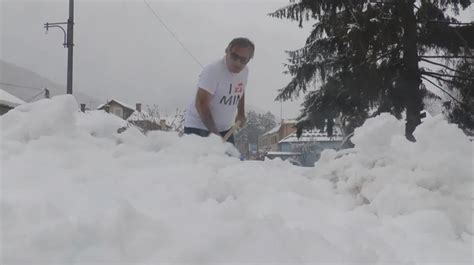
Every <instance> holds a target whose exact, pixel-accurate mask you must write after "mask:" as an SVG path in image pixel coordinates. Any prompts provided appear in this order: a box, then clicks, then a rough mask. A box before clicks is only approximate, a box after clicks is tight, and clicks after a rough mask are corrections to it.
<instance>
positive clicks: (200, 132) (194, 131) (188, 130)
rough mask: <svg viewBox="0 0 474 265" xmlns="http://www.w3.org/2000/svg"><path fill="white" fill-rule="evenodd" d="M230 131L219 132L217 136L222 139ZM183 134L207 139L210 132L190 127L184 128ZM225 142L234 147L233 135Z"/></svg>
mask: <svg viewBox="0 0 474 265" xmlns="http://www.w3.org/2000/svg"><path fill="white" fill-rule="evenodd" d="M228 131H230V129H229V130H227V131H223V132H219V134H220V135H221V136H222V137H224V135H226V133H227V132H228ZM184 133H185V134H196V135H199V136H202V137H207V136H209V134H210V132H209V131H207V130H203V129H198V128H190V127H184ZM227 142H229V143H231V144H233V145H235V142H234V135H231V136H230V137H229V139H227Z"/></svg>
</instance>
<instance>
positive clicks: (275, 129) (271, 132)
mask: <svg viewBox="0 0 474 265" xmlns="http://www.w3.org/2000/svg"><path fill="white" fill-rule="evenodd" d="M278 130H280V124H278V125H277V126H276V127H275V128H273V129H271V130H270V131H268V132H266V133H264V134H263V135H262V136H265V135H270V134H273V133H276V132H278Z"/></svg>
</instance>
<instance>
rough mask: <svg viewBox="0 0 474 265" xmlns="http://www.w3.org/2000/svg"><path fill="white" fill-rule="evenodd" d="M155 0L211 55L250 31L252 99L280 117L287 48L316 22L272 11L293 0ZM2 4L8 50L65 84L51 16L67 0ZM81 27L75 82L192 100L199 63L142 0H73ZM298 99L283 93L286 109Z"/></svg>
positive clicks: (171, 103)
mask: <svg viewBox="0 0 474 265" xmlns="http://www.w3.org/2000/svg"><path fill="white" fill-rule="evenodd" d="M148 2H149V3H150V5H151V6H152V8H153V9H154V10H155V12H156V13H157V14H158V15H159V17H160V18H161V19H162V20H163V21H164V22H165V24H166V25H167V26H168V27H169V28H170V29H171V30H172V32H173V33H174V34H175V35H176V36H177V37H178V38H179V40H180V41H181V42H182V43H183V44H184V46H185V47H186V48H187V49H188V50H189V51H190V52H191V53H192V54H193V55H194V56H195V57H196V58H197V60H198V61H199V62H200V63H201V64H203V65H206V64H208V63H211V62H213V61H215V60H218V59H220V58H222V56H224V49H225V47H226V45H227V44H228V42H229V41H230V40H231V39H232V38H234V37H239V36H243V37H248V38H250V39H251V40H252V41H253V42H254V43H255V45H256V52H255V58H254V59H253V60H252V61H251V62H250V63H249V68H250V75H249V83H248V86H247V91H246V95H247V96H246V100H247V101H246V102H247V103H248V104H250V105H253V106H255V107H256V108H258V109H260V110H262V111H267V110H270V111H272V112H273V113H274V114H275V115H276V116H277V117H279V115H280V103H278V102H274V98H275V96H276V95H277V90H278V89H280V88H282V87H283V86H284V85H286V84H287V82H288V81H289V80H290V76H288V75H284V74H283V73H282V72H283V71H284V70H285V69H284V67H283V64H284V63H285V62H286V58H287V55H286V54H285V53H284V51H285V50H292V49H297V48H299V47H301V46H302V45H303V44H304V41H305V39H306V37H307V35H308V33H309V31H310V29H311V24H307V25H306V27H304V28H303V29H300V28H298V26H297V23H296V22H291V21H288V20H280V19H276V18H271V17H269V16H267V14H268V13H270V12H272V11H274V10H276V9H277V8H280V7H283V6H286V5H288V4H289V2H288V1H286V0H278V1H255V0H254V1H229V0H226V1H223V0H220V1H215V0H214V1H197V0H194V1H189V0H188V1H153V0H148ZM0 10H1V12H0V15H1V19H0V29H1V43H0V45H1V46H0V48H1V49H0V50H1V53H0V59H1V60H4V61H7V62H10V63H14V64H16V65H18V66H21V67H24V68H27V69H30V70H32V71H34V72H37V73H39V74H41V75H43V76H45V77H47V78H49V79H51V80H52V81H54V82H56V83H60V84H64V85H65V82H66V62H67V49H64V48H62V43H63V33H62V32H61V31H60V30H59V29H54V28H53V29H50V30H49V32H48V34H47V35H46V34H45V29H44V28H43V24H44V23H46V22H63V21H66V20H67V17H68V0H63V1H59V0H49V1H44V0H36V1H31V0H30V1H26V0H1V2H0ZM74 30H75V31H74V43H75V47H74V91H82V92H85V93H87V94H89V95H91V96H96V97H98V98H100V99H112V98H115V99H119V100H122V101H125V102H128V103H130V104H132V105H133V104H134V103H136V102H142V103H144V104H157V105H159V106H160V108H162V109H164V110H165V111H167V112H172V111H174V109H176V108H184V107H185V106H186V105H187V104H188V103H189V102H190V100H191V98H192V96H193V95H194V94H193V93H194V89H195V85H196V81H197V77H198V75H199V73H200V71H201V66H200V65H199V64H198V63H196V62H195V61H194V59H193V58H192V57H191V56H190V55H189V54H187V52H186V51H185V50H184V49H183V48H182V47H181V46H180V45H179V43H178V42H177V40H175V39H174V38H173V36H172V35H171V34H170V33H169V32H168V31H167V30H166V29H165V27H164V26H163V25H162V24H161V23H160V22H159V20H158V19H157V18H156V17H155V16H154V15H153V13H152V12H151V11H150V10H149V9H148V7H147V6H146V4H145V3H144V2H143V0H128V1H112V0H101V1H99V0H95V1H84V0H75V29H74ZM38 85H41V84H38ZM300 101H301V100H300ZM299 108H300V107H299V103H291V102H290V103H284V104H283V117H284V118H291V117H295V116H296V115H297V114H298V110H299Z"/></svg>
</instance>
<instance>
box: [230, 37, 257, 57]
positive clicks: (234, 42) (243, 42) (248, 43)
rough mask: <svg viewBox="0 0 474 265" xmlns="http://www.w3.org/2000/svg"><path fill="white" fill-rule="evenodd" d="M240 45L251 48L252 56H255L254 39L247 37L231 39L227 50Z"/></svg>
mask: <svg viewBox="0 0 474 265" xmlns="http://www.w3.org/2000/svg"><path fill="white" fill-rule="evenodd" d="M234 47H240V48H250V50H251V51H250V58H253V54H254V53H255V45H254V44H253V42H252V41H250V40H249V39H247V38H235V39H233V40H231V41H230V43H229V45H227V48H226V49H225V51H226V52H230V51H231V50H232V48H234Z"/></svg>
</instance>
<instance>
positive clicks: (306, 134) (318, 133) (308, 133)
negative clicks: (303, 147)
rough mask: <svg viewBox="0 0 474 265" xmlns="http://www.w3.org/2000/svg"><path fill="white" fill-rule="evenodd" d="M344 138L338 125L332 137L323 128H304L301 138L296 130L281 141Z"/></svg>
mask: <svg viewBox="0 0 474 265" xmlns="http://www.w3.org/2000/svg"><path fill="white" fill-rule="evenodd" d="M343 138H344V137H343V136H342V132H341V130H340V129H339V128H338V127H334V131H333V135H332V136H331V137H329V136H328V135H327V133H326V132H325V131H322V130H318V129H314V130H304V131H303V133H302V134H301V137H300V138H298V137H296V132H294V133H292V134H290V135H288V136H287V137H285V138H283V139H282V140H281V141H280V142H279V143H297V142H299V143H304V142H333V141H342V140H343Z"/></svg>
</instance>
